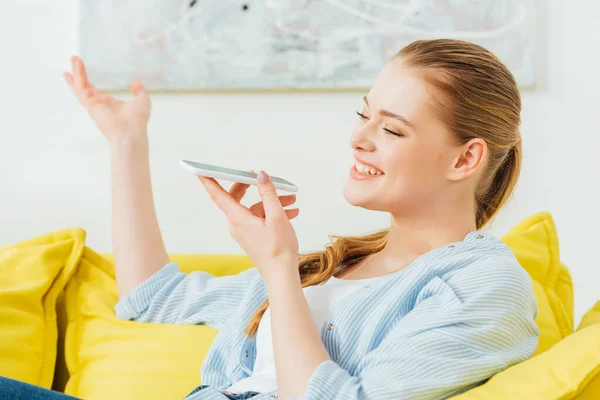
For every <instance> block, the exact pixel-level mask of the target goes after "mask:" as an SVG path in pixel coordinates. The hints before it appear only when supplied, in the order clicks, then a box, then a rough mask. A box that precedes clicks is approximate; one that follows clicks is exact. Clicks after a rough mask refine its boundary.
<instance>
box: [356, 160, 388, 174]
mask: <svg viewBox="0 0 600 400" xmlns="http://www.w3.org/2000/svg"><path fill="white" fill-rule="evenodd" d="M355 168H356V170H357V171H358V172H360V173H361V174H364V175H383V172H381V171H379V170H378V169H376V168H373V167H369V166H368V165H364V164H361V163H359V162H357V163H356V164H355Z"/></svg>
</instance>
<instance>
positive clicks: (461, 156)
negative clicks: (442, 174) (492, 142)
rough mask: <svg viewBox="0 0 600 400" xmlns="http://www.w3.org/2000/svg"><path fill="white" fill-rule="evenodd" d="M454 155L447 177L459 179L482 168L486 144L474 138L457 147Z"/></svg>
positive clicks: (453, 179)
mask: <svg viewBox="0 0 600 400" xmlns="http://www.w3.org/2000/svg"><path fill="white" fill-rule="evenodd" d="M457 150H458V152H457V155H456V157H455V158H454V159H453V160H452V164H451V165H450V170H449V173H448V178H449V179H450V180H452V181H460V180H463V179H466V178H468V177H470V176H471V175H473V174H475V173H476V172H477V171H478V170H480V169H482V167H483V164H484V160H485V158H486V156H487V144H486V143H485V141H484V140H483V139H480V138H475V139H471V140H469V141H468V142H467V143H465V144H463V145H462V146H459V147H458V148H457Z"/></svg>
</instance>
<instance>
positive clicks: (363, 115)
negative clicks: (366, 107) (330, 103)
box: [356, 111, 369, 119]
mask: <svg viewBox="0 0 600 400" xmlns="http://www.w3.org/2000/svg"><path fill="white" fill-rule="evenodd" d="M356 114H357V115H358V116H359V117H360V119H369V118H368V117H367V116H366V115H365V114H363V113H361V112H360V111H357V112H356Z"/></svg>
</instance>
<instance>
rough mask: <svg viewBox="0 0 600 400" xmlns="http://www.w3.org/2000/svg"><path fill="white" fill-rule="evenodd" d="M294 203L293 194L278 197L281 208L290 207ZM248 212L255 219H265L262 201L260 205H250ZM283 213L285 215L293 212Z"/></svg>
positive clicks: (294, 196)
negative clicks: (254, 216)
mask: <svg viewBox="0 0 600 400" xmlns="http://www.w3.org/2000/svg"><path fill="white" fill-rule="evenodd" d="M295 202H296V195H295V194H288V195H286V196H279V203H280V204H281V206H282V207H287V206H290V205H292V204H294V203H295ZM295 210H297V209H295ZM250 211H251V212H252V214H254V215H256V216H257V217H260V218H264V217H265V209H264V206H263V203H262V201H261V202H260V203H256V204H254V205H252V206H251V207H250ZM285 211H286V214H287V211H293V210H285ZM296 215H298V214H296Z"/></svg>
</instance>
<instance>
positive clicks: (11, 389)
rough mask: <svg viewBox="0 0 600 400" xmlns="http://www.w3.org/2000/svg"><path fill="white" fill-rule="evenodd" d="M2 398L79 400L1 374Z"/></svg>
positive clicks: (17, 399) (19, 399)
mask: <svg viewBox="0 0 600 400" xmlns="http://www.w3.org/2000/svg"><path fill="white" fill-rule="evenodd" d="M0 399H11V400H78V399H77V398H75V397H71V396H67V395H66V394H64V393H60V392H56V391H54V390H49V389H44V388H41V387H39V386H35V385H31V384H29V383H25V382H21V381H16V380H14V379H10V378H5V377H3V376H0Z"/></svg>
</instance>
